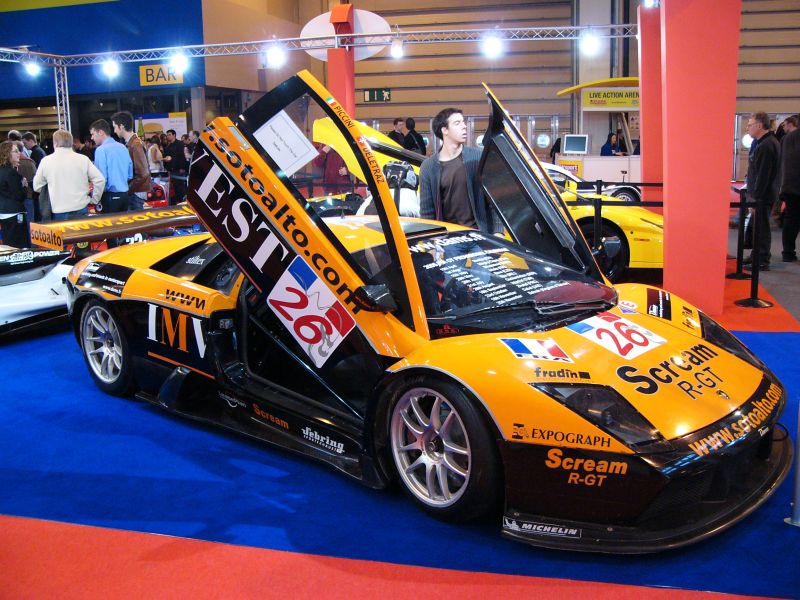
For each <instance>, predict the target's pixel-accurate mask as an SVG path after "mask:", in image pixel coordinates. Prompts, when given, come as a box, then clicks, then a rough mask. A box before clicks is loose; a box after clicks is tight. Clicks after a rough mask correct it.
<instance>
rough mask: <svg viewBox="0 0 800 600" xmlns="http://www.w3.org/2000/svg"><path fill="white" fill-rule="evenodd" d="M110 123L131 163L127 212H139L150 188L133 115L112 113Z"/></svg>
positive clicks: (148, 170) (147, 170)
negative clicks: (122, 142)
mask: <svg viewBox="0 0 800 600" xmlns="http://www.w3.org/2000/svg"><path fill="white" fill-rule="evenodd" d="M111 122H112V123H113V124H114V133H116V134H117V136H118V137H119V138H120V139H123V140H125V145H126V146H127V147H128V154H130V157H131V162H132V163H133V179H131V180H130V182H129V183H128V210H141V209H143V208H144V203H145V201H146V200H147V192H149V191H150V188H151V187H152V183H151V182H150V167H149V166H148V164H147V155H146V154H145V151H144V144H142V140H140V139H139V136H138V135H136V132H135V131H134V120H133V115H132V114H131V113H129V112H128V111H127V110H123V111H121V112H118V113H114V114H113V115H112V116H111Z"/></svg>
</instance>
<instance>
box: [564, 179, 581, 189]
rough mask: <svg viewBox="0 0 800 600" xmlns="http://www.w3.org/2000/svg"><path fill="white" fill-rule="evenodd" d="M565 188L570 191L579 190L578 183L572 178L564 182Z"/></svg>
mask: <svg viewBox="0 0 800 600" xmlns="http://www.w3.org/2000/svg"><path fill="white" fill-rule="evenodd" d="M564 189H565V190H567V191H568V192H577V191H578V184H577V183H576V182H574V181H572V179H567V180H566V181H565V182H564Z"/></svg>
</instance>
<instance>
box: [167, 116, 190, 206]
mask: <svg viewBox="0 0 800 600" xmlns="http://www.w3.org/2000/svg"><path fill="white" fill-rule="evenodd" d="M188 167H189V163H188V162H187V161H186V157H185V156H184V154H183V144H182V143H181V142H180V141H179V140H178V135H177V134H176V133H175V130H174V129H167V145H166V147H165V148H164V168H165V169H166V170H167V171H169V175H170V184H171V185H172V189H173V190H175V203H176V204H177V203H179V202H183V198H184V196H185V195H186V170H187V169H188Z"/></svg>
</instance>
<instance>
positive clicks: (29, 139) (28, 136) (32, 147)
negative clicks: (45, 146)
mask: <svg viewBox="0 0 800 600" xmlns="http://www.w3.org/2000/svg"><path fill="white" fill-rule="evenodd" d="M22 143H23V144H25V148H26V149H27V150H28V152H29V153H30V157H31V159H33V162H35V163H36V166H37V167H38V166H39V163H40V162H42V159H43V158H44V157H45V156H47V155H46V154H45V151H44V150H42V147H41V146H40V145H39V142H38V140H37V139H36V134H34V133H31V132H30V131H26V132H25V133H23V134H22Z"/></svg>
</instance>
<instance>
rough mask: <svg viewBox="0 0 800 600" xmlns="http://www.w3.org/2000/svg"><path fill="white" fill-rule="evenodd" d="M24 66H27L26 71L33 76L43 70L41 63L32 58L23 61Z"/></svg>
mask: <svg viewBox="0 0 800 600" xmlns="http://www.w3.org/2000/svg"><path fill="white" fill-rule="evenodd" d="M22 66H24V67H25V72H26V73H27V74H28V75H30V76H31V77H36V76H37V75H38V74H39V73H40V72H41V71H42V67H41V65H40V64H39V63H37V62H33V61H32V60H27V61H25V62H24V63H22Z"/></svg>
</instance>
